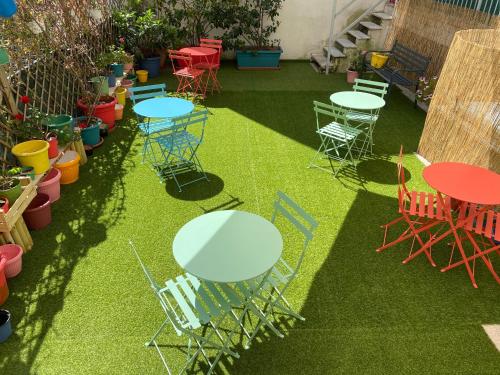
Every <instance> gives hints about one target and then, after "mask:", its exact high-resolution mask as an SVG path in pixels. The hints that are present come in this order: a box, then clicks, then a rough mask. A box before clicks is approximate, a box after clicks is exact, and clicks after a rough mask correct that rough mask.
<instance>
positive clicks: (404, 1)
mask: <svg viewBox="0 0 500 375" xmlns="http://www.w3.org/2000/svg"><path fill="white" fill-rule="evenodd" d="M498 27H500V17H498V16H494V15H491V14H489V13H487V12H481V11H477V10H475V9H469V8H466V7H463V6H459V5H457V3H455V2H453V3H443V2H438V1H435V0H399V1H398V2H397V3H396V8H395V11H394V17H393V21H392V24H391V28H390V30H389V33H388V35H387V38H386V42H385V47H386V49H390V48H391V47H392V45H393V44H394V41H396V40H397V41H399V42H401V43H402V44H404V45H406V46H407V47H410V48H412V49H414V50H415V51H418V52H420V53H421V54H423V55H424V56H428V57H430V58H431V63H430V65H429V68H428V69H427V76H429V77H430V76H433V75H439V73H440V71H441V68H442V67H443V64H444V61H445V59H446V54H447V53H448V48H449V46H450V44H451V41H452V40H453V36H454V35H455V32H457V31H460V30H468V29H493V28H498Z"/></svg>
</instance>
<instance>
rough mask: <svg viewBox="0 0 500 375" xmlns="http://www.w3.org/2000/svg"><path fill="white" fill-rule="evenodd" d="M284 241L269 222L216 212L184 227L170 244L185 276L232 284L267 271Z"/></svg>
mask: <svg viewBox="0 0 500 375" xmlns="http://www.w3.org/2000/svg"><path fill="white" fill-rule="evenodd" d="M282 250H283V238H282V237H281V233H280V232H279V230H278V229H277V228H276V227H275V226H274V224H272V223H271V222H270V221H268V220H266V219H264V218H263V217H261V216H259V215H255V214H252V213H249V212H244V211H234V210H228V211H215V212H211V213H208V214H205V215H202V216H198V217H197V218H195V219H193V220H191V221H190V222H189V223H187V224H186V225H184V226H183V227H182V228H181V229H180V230H179V232H178V233H177V235H176V236H175V239H174V243H173V252H174V258H175V260H176V261H177V263H178V264H179V265H180V266H181V267H182V268H183V269H184V270H185V271H186V272H188V273H190V274H192V275H194V276H197V277H199V278H201V279H204V280H209V281H215V282H222V283H231V282H238V281H244V280H250V279H253V278H255V277H257V276H259V275H262V274H264V273H266V272H267V271H268V270H270V269H271V268H272V267H273V266H274V265H275V264H276V262H277V261H278V260H279V258H280V256H281V252H282Z"/></svg>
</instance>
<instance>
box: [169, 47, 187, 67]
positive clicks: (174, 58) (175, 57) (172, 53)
mask: <svg viewBox="0 0 500 375" xmlns="http://www.w3.org/2000/svg"><path fill="white" fill-rule="evenodd" d="M168 58H169V59H170V61H171V62H172V69H173V70H174V73H176V72H177V71H179V70H181V69H184V68H186V67H187V68H188V69H192V68H193V58H192V56H191V54H190V53H188V52H181V51H176V50H173V49H169V50H168Z"/></svg>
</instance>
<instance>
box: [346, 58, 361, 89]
mask: <svg viewBox="0 0 500 375" xmlns="http://www.w3.org/2000/svg"><path fill="white" fill-rule="evenodd" d="M361 73H363V54H362V53H358V54H356V55H355V56H354V57H353V59H352V60H351V63H350V64H349V67H348V68H347V83H354V80H355V79H356V78H358V77H359V76H360V74H361Z"/></svg>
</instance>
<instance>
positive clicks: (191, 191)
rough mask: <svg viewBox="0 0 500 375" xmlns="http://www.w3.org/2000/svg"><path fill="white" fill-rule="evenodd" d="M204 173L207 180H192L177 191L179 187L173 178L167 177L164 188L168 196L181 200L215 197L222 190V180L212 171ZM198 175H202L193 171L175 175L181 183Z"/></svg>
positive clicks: (198, 176)
mask: <svg viewBox="0 0 500 375" xmlns="http://www.w3.org/2000/svg"><path fill="white" fill-rule="evenodd" d="M206 174H207V177H208V181H206V180H200V181H196V182H193V183H192V184H189V185H186V186H183V187H182V191H179V187H178V186H177V184H176V183H175V181H174V179H173V178H169V179H168V180H167V181H166V183H165V189H166V191H167V193H168V194H169V195H170V196H172V197H174V198H176V199H180V200H183V201H199V200H205V199H209V198H212V197H215V196H216V195H218V194H219V193H220V192H221V191H222V190H224V181H223V180H222V179H221V178H220V177H219V176H217V175H215V174H213V173H209V172H207V173H206ZM200 177H202V174H201V173H199V172H194V171H191V172H187V173H184V174H182V175H179V176H177V178H178V180H179V182H180V183H181V184H182V183H184V182H186V181H191V180H195V179H197V178H200Z"/></svg>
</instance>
